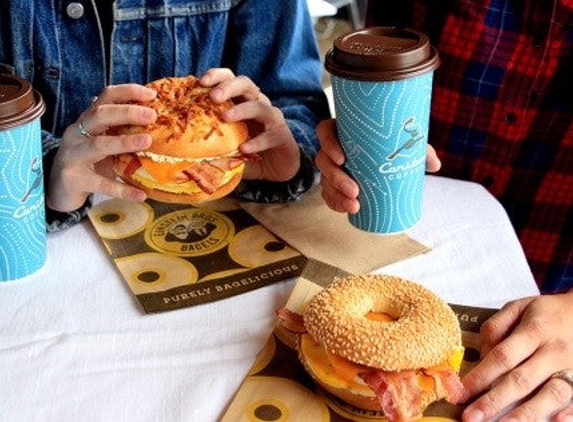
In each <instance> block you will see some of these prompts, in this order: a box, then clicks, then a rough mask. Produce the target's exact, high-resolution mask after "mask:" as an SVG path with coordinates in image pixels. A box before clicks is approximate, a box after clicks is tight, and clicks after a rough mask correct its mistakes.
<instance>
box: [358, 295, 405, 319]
mask: <svg viewBox="0 0 573 422" xmlns="http://www.w3.org/2000/svg"><path fill="white" fill-rule="evenodd" d="M400 314H401V309H400V307H399V306H397V305H396V304H395V303H392V302H390V300H388V299H387V298H380V299H378V300H375V301H374V303H373V304H372V306H371V309H369V310H368V312H366V314H365V315H364V317H365V318H366V319H369V320H371V321H377V322H394V321H396V320H397V319H398V316H399V315H400Z"/></svg>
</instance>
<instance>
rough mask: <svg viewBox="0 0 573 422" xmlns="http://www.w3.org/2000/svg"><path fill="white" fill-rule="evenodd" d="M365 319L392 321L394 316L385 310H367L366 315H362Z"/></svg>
mask: <svg viewBox="0 0 573 422" xmlns="http://www.w3.org/2000/svg"><path fill="white" fill-rule="evenodd" d="M364 317H365V318H366V319H369V320H370V321H377V322H394V321H396V318H394V317H393V316H392V315H390V314H388V313H386V312H376V311H369V312H368V313H367V314H366V315H364Z"/></svg>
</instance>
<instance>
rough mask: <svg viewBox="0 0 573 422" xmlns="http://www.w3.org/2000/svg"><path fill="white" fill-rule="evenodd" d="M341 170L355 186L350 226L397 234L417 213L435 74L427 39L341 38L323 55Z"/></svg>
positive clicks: (383, 32)
mask: <svg viewBox="0 0 573 422" xmlns="http://www.w3.org/2000/svg"><path fill="white" fill-rule="evenodd" d="M325 65H326V69H327V70H328V71H329V72H330V73H331V75H332V87H333V95H334V107H335V110H336V116H337V121H336V124H337V132H338V137H339V139H340V142H341V144H342V148H343V150H344V155H345V157H346V161H345V169H346V171H347V172H348V173H349V174H350V175H351V176H352V178H353V179H354V180H355V181H356V182H357V183H358V186H359V197H358V200H359V202H360V209H359V211H358V212H357V213H356V214H350V215H349V220H350V222H351V224H353V225H354V226H356V227H357V228H359V229H362V230H366V231H370V232H375V233H398V232H402V231H404V230H406V229H408V228H411V227H413V226H414V225H415V224H416V223H417V222H418V221H419V220H420V218H421V210H422V192H423V180H424V173H425V168H426V149H427V136H428V124H429V112H430V102H431V91H432V77H433V71H434V70H435V69H436V68H437V67H438V65H439V58H438V54H437V52H436V50H435V49H434V48H433V47H431V46H430V44H429V40H428V37H427V36H425V35H424V34H421V33H419V32H417V31H413V30H409V29H398V28H386V27H378V28H368V29H365V30H361V31H357V32H353V33H350V34H346V35H342V36H340V37H338V38H337V39H336V40H335V41H334V46H333V49H332V50H331V51H330V52H329V53H328V54H327V57H326V63H325Z"/></svg>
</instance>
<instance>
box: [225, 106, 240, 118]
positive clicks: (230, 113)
mask: <svg viewBox="0 0 573 422" xmlns="http://www.w3.org/2000/svg"><path fill="white" fill-rule="evenodd" d="M236 116H237V110H235V109H234V108H230V109H229V110H225V112H224V113H223V118H224V119H227V120H232V119H234V118H235V117H236Z"/></svg>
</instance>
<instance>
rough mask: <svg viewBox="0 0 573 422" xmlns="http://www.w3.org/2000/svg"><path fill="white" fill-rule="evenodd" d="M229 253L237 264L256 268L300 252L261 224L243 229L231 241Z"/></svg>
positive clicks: (297, 254)
mask: <svg viewBox="0 0 573 422" xmlns="http://www.w3.org/2000/svg"><path fill="white" fill-rule="evenodd" d="M229 255H230V256H231V259H233V261H235V262H236V263H237V264H240V265H242V266H243V267H247V268H256V267H260V266H262V265H266V264H271V263H273V262H278V261H282V260H284V259H288V258H293V257H295V256H299V255H300V254H299V253H298V252H297V251H296V250H295V249H293V248H291V247H290V246H288V245H287V244H286V243H284V242H282V241H281V240H279V239H278V238H277V237H275V236H274V235H273V234H272V233H271V232H269V231H268V230H267V229H265V228H264V227H263V226H261V225H256V226H251V227H248V228H246V229H245V230H241V231H240V232H239V233H237V234H236V235H235V237H234V238H233V240H231V242H230V243H229Z"/></svg>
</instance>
